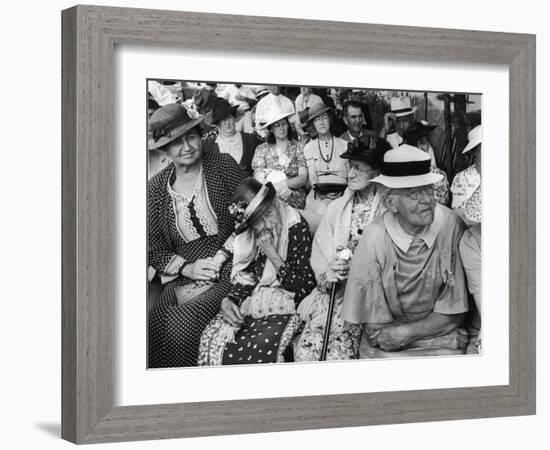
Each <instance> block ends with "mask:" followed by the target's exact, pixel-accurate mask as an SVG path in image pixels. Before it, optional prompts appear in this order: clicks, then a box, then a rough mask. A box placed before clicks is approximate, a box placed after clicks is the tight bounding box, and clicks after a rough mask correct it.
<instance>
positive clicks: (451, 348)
mask: <svg viewBox="0 0 550 450" xmlns="http://www.w3.org/2000/svg"><path fill="white" fill-rule="evenodd" d="M440 179H441V175H439V174H435V173H431V172H430V157H429V155H428V154H427V153H425V152H423V151H422V150H420V149H418V148H416V147H412V146H410V145H402V146H400V147H399V148H397V149H393V150H390V151H388V152H386V154H385V155H384V162H383V165H382V174H381V175H379V176H378V177H376V178H374V179H373V180H372V181H373V182H377V183H380V184H382V185H383V186H385V187H386V189H387V192H386V198H385V205H386V207H387V208H388V211H387V212H386V213H385V214H384V215H383V216H382V217H381V218H380V219H378V220H376V221H375V222H373V223H371V224H370V225H369V226H367V227H366V228H365V229H364V231H363V236H362V238H361V240H360V241H359V244H358V246H357V248H356V250H355V253H354V256H353V261H352V265H351V270H350V273H349V278H348V283H347V286H346V292H345V295H344V309H343V318H344V319H345V320H346V321H348V322H350V323H354V324H359V323H360V324H363V330H364V341H363V342H362V344H361V348H360V357H361V358H369V357H387V356H392V357H395V356H416V355H442V354H446V355H448V354H460V353H464V349H465V347H466V344H467V342H468V336H467V333H466V331H464V330H463V329H461V328H459V327H460V326H461V324H462V322H463V319H464V313H465V312H467V311H468V298H467V294H466V285H465V281H464V271H463V267H462V262H461V260H460V254H459V251H458V244H459V241H460V237H461V236H462V232H463V230H464V224H463V222H462V220H461V219H460V218H459V217H458V216H457V215H456V214H455V213H454V212H453V211H451V210H450V209H448V208H446V207H444V206H442V205H440V204H437V203H436V201H435V199H434V191H433V184H434V183H436V182H438V181H439V180H440Z"/></svg>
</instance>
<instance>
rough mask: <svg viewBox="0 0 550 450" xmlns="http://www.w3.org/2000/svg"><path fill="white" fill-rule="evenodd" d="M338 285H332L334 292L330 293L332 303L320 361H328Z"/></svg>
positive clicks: (330, 303)
mask: <svg viewBox="0 0 550 450" xmlns="http://www.w3.org/2000/svg"><path fill="white" fill-rule="evenodd" d="M337 287H338V283H337V282H334V283H332V290H331V291H330V301H329V304H328V311H327V323H326V325H325V335H324V336H323V347H322V348H321V358H320V359H319V361H326V359H327V351H328V338H329V336H330V327H331V325H332V314H333V313H334V302H335V300H336V288H337Z"/></svg>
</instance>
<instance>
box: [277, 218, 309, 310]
mask: <svg viewBox="0 0 550 450" xmlns="http://www.w3.org/2000/svg"><path fill="white" fill-rule="evenodd" d="M288 234H289V236H288V237H289V242H288V254H287V258H286V261H285V263H284V264H283V265H282V266H281V267H280V269H279V272H278V274H277V278H278V279H279V282H280V283H281V285H282V287H283V288H284V289H286V290H288V291H291V292H294V293H295V294H296V295H295V297H294V300H295V302H296V304H298V303H300V302H301V301H302V299H303V298H304V297H306V296H307V295H308V294H309V293H310V292H311V291H312V290H313V289H314V288H315V285H316V282H315V274H314V273H313V270H312V268H311V265H310V259H311V245H312V238H311V232H310V230H309V225H308V224H307V222H306V221H305V220H304V218H303V217H302V218H301V221H300V223H298V224H296V225H294V226H292V227H291V228H290V229H289V230H288Z"/></svg>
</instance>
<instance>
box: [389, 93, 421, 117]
mask: <svg viewBox="0 0 550 450" xmlns="http://www.w3.org/2000/svg"><path fill="white" fill-rule="evenodd" d="M390 109H391V112H392V113H394V114H395V117H403V116H408V115H410V114H414V112H415V111H416V106H413V107H411V99H410V98H409V97H407V96H406V95H403V96H401V97H393V98H392V99H391V100H390Z"/></svg>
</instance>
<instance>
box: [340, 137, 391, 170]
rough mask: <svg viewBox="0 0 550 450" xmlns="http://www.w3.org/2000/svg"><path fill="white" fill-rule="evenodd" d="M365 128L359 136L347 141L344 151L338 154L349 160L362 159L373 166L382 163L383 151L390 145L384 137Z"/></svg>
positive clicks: (378, 165)
mask: <svg viewBox="0 0 550 450" xmlns="http://www.w3.org/2000/svg"><path fill="white" fill-rule="evenodd" d="M369 131H370V130H365V131H364V132H363V134H362V135H361V136H359V137H358V138H355V139H354V140H353V141H352V142H349V143H348V149H347V150H346V152H344V153H342V154H341V155H340V158H344V159H347V160H350V161H363V162H365V163H367V164H368V165H369V166H371V167H373V168H378V167H380V165H381V164H382V161H383V158H384V153H386V152H387V151H388V150H390V149H391V148H392V147H391V145H390V144H389V143H388V141H386V140H385V139H382V138H379V137H378V136H377V133H376V132H374V131H373V132H369Z"/></svg>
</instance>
